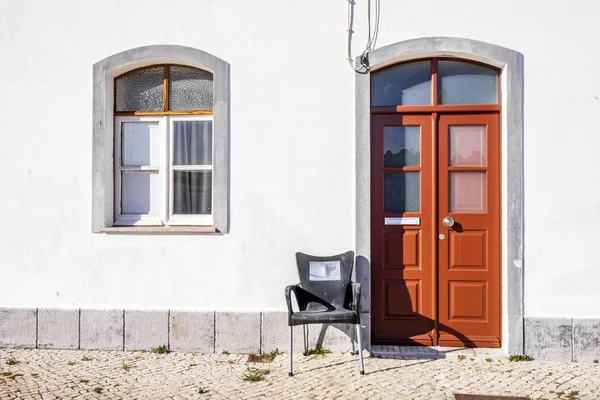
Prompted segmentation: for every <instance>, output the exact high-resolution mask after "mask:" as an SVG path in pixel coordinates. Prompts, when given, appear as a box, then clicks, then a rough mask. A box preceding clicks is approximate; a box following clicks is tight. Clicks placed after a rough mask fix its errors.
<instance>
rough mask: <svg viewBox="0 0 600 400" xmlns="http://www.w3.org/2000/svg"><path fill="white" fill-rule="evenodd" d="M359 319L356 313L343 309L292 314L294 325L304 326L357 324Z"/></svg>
mask: <svg viewBox="0 0 600 400" xmlns="http://www.w3.org/2000/svg"><path fill="white" fill-rule="evenodd" d="M356 322H357V317H356V313H355V312H354V311H350V310H346V309H344V308H342V309H339V308H338V309H335V310H307V311H298V312H295V313H293V314H292V325H303V324H335V323H344V324H356Z"/></svg>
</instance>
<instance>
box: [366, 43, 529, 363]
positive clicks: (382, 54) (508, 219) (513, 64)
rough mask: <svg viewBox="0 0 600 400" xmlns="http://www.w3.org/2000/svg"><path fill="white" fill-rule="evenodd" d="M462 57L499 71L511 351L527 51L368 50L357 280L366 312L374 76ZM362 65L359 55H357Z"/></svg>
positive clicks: (517, 314)
mask: <svg viewBox="0 0 600 400" xmlns="http://www.w3.org/2000/svg"><path fill="white" fill-rule="evenodd" d="M434 57H438V58H445V59H462V60H468V61H472V62H475V63H481V64H484V65H487V66H490V67H492V68H496V69H498V70H499V71H501V73H500V76H501V79H502V86H501V87H502V94H501V98H500V99H499V100H500V103H501V105H502V145H503V147H504V151H505V153H503V156H504V157H505V158H504V159H503V161H502V162H503V164H505V166H504V167H503V177H502V184H503V189H502V190H503V193H502V195H503V199H506V201H507V202H506V203H503V205H502V212H503V223H502V229H503V241H502V246H503V247H504V249H505V250H504V251H505V253H504V254H505V256H504V258H503V266H502V269H503V275H504V276H505V277H506V281H503V284H502V285H503V286H504V287H506V291H503V296H506V298H505V304H506V306H503V325H504V326H505V328H504V329H505V330H506V331H507V333H508V344H507V349H508V352H509V353H511V354H521V353H523V351H524V342H523V337H524V336H523V332H524V330H523V329H524V323H523V221H524V218H523V207H524V199H523V176H524V175H523V72H524V71H523V55H522V54H521V53H519V52H517V51H514V50H511V49H507V48H504V47H501V46H497V45H493V44H489V43H485V42H480V41H477V40H471V39H463V38H453V37H427V38H419V39H412V40H407V41H403V42H398V43H394V44H391V45H388V46H385V47H382V48H379V49H376V50H374V51H372V52H370V53H369V64H370V73H367V74H356V76H355V106H356V113H355V115H356V121H355V139H356V166H355V173H356V228H355V232H356V254H357V260H356V269H355V270H356V275H357V276H356V279H357V281H359V282H362V283H363V288H364V290H363V301H361V304H362V305H363V307H364V308H363V310H362V311H363V312H369V307H370V303H371V298H370V290H369V289H370V284H371V281H370V268H371V266H370V256H371V245H370V243H371V231H370V221H371V215H370V207H371V204H370V202H371V198H370V186H371V184H370V151H371V150H370V134H371V119H370V118H371V75H372V74H373V73H374V72H375V71H378V70H381V69H383V68H386V67H389V66H393V65H397V64H401V63H405V62H409V61H415V60H422V59H428V58H434ZM355 65H356V66H357V67H358V66H360V65H361V64H360V58H357V59H356V60H355Z"/></svg>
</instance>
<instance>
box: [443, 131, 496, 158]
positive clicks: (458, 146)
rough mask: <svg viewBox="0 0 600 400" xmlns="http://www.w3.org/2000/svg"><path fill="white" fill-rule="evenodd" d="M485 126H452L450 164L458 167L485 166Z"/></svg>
mask: <svg viewBox="0 0 600 400" xmlns="http://www.w3.org/2000/svg"><path fill="white" fill-rule="evenodd" d="M486 154H487V153H486V139H485V126H451V127H450V155H449V159H450V165H452V166H456V167H485V165H486Z"/></svg>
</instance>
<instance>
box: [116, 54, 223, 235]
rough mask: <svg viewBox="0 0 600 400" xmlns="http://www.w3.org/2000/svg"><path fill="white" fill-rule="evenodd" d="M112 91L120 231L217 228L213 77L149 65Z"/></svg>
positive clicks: (120, 79)
mask: <svg viewBox="0 0 600 400" xmlns="http://www.w3.org/2000/svg"><path fill="white" fill-rule="evenodd" d="M114 88H115V112H114V115H115V144H116V146H115V150H116V152H115V178H116V179H115V194H116V210H115V211H116V212H115V217H116V218H115V225H125V226H129V225H212V223H213V218H212V209H213V190H212V170H213V140H212V137H213V132H212V126H213V123H212V122H213V110H212V109H213V75H212V73H210V72H207V71H203V70H200V69H197V68H192V67H188V66H182V65H168V64H166V65H151V66H148V67H144V68H140V69H136V70H133V71H129V72H127V73H125V74H123V75H120V76H118V77H117V78H115V85H114Z"/></svg>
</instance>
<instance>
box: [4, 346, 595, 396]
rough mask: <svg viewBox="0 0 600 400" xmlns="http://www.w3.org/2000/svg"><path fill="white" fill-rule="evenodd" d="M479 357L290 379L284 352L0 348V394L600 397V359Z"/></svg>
mask: <svg viewBox="0 0 600 400" xmlns="http://www.w3.org/2000/svg"><path fill="white" fill-rule="evenodd" d="M484 357H485V356H478V355H475V354H474V355H473V356H472V357H469V356H465V355H460V354H459V355H457V354H456V353H455V354H452V353H448V354H446V357H445V358H440V359H415V358H413V359H392V358H377V357H370V358H366V359H365V370H366V375H364V376H361V375H359V373H358V362H357V356H352V355H350V354H339V353H338V354H329V355H327V356H308V357H304V356H302V355H297V356H295V357H294V361H295V362H294V364H295V376H294V377H288V376H287V362H288V357H287V355H285V354H284V355H279V356H277V357H275V359H274V360H273V361H272V362H270V363H248V362H247V360H248V356H247V355H225V354H221V355H199V354H198V355H196V354H193V353H170V354H162V355H160V354H154V353H150V352H115V351H79V350H77V351H75V350H8V349H0V399H57V398H58V399H205V398H206V399H254V398H272V399H316V398H318V399H453V398H454V396H453V394H454V393H472V394H488V395H505V396H509V395H513V396H515V395H520V396H530V397H531V398H532V399H548V400H550V399H570V400H574V399H600V364H598V363H594V362H543V361H529V362H509V361H508V360H507V359H506V358H498V357H496V358H494V359H492V358H484ZM244 375H246V376H251V375H255V376H264V380H262V381H258V382H252V381H246V380H244ZM569 396H570V397H569Z"/></svg>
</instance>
